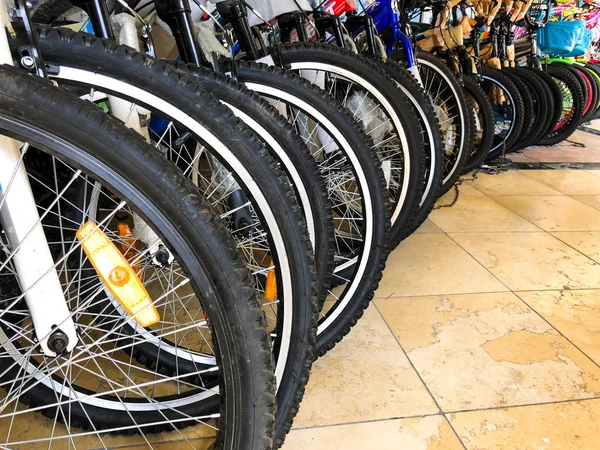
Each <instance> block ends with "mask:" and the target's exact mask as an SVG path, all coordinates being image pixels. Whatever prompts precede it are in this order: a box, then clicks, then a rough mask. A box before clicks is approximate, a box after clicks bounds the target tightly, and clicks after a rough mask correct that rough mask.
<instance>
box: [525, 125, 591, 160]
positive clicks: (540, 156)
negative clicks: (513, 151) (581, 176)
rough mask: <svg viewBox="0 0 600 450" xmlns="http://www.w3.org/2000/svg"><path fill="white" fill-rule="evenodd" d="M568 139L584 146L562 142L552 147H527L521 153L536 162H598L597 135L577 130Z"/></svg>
mask: <svg viewBox="0 0 600 450" xmlns="http://www.w3.org/2000/svg"><path fill="white" fill-rule="evenodd" d="M569 140H570V141H572V142H579V143H582V144H584V145H585V147H584V148H582V147H579V146H575V145H569V144H568V143H567V142H563V143H561V144H560V145H559V146H554V147H529V148H527V149H525V150H524V151H523V154H524V155H525V156H526V157H528V158H531V159H533V160H535V161H538V162H600V139H598V136H596V135H593V134H591V133H585V132H583V131H579V130H578V131H576V132H575V133H573V135H572V136H571V137H570V138H569Z"/></svg>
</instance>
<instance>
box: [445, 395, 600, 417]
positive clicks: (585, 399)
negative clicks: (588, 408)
mask: <svg viewBox="0 0 600 450" xmlns="http://www.w3.org/2000/svg"><path fill="white" fill-rule="evenodd" d="M597 400H600V396H593V397H587V398H579V399H577V398H572V399H567V400H555V401H551V402H537V403H523V404H517V405H508V406H490V407H489V408H473V409H460V410H456V411H447V412H446V413H444V414H462V413H470V412H480V411H495V410H502V409H514V408H527V407H529V406H545V405H557V404H562V403H579V402H587V401H597Z"/></svg>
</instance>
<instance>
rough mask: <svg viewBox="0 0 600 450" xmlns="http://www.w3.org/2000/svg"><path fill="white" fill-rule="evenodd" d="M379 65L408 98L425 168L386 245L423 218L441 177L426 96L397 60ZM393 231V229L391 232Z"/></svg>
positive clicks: (436, 131)
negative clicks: (407, 214) (406, 214)
mask: <svg viewBox="0 0 600 450" xmlns="http://www.w3.org/2000/svg"><path fill="white" fill-rule="evenodd" d="M379 66H380V67H381V68H382V69H383V70H384V71H385V73H386V74H387V75H388V76H389V77H390V78H391V79H392V80H394V81H395V82H396V83H397V84H398V87H399V88H400V89H401V90H402V92H403V93H404V95H406V97H407V98H408V99H409V100H410V102H411V104H412V105H413V108H414V109H415V113H416V115H417V118H418V120H419V125H420V133H421V140H422V141H423V145H424V149H425V152H424V158H425V170H424V171H423V181H422V184H423V188H422V194H421V200H420V201H419V202H418V203H417V204H416V205H415V208H416V212H415V213H414V215H413V216H412V217H413V219H412V221H410V222H409V223H407V224H406V226H405V227H403V228H396V229H394V228H392V236H391V246H390V249H394V248H396V246H397V245H398V244H399V243H400V241H402V240H404V239H406V238H407V237H408V236H410V235H411V234H412V233H413V232H414V231H415V230H416V229H417V228H419V227H420V226H421V224H422V223H423V222H424V221H425V219H427V216H428V215H429V213H430V212H431V210H432V209H433V206H434V205H435V202H436V200H437V199H438V197H439V196H440V189H441V187H442V185H441V177H442V140H441V136H440V123H439V120H438V117H437V116H436V115H435V111H434V110H433V106H432V105H431V101H430V100H429V97H428V96H427V94H426V93H425V91H424V90H423V88H422V87H421V86H420V85H419V84H418V83H417V81H416V80H415V78H414V77H413V76H412V75H411V73H410V72H408V70H406V69H405V68H404V67H402V66H401V65H400V64H399V63H396V62H394V61H391V60H389V59H388V61H387V62H386V63H385V64H383V63H380V64H379ZM395 231H396V233H394V232H395Z"/></svg>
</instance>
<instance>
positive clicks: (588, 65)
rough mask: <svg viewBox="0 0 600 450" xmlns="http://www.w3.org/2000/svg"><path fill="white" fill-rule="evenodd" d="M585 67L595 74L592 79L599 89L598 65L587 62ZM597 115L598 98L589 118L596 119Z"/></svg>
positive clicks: (599, 100)
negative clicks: (592, 113)
mask: <svg viewBox="0 0 600 450" xmlns="http://www.w3.org/2000/svg"><path fill="white" fill-rule="evenodd" d="M585 67H586V68H587V69H589V70H591V71H592V72H594V74H596V76H594V79H595V81H596V84H597V85H598V89H599V91H600V66H598V65H597V64H591V63H588V64H586V65H585ZM598 117H600V98H599V99H598V103H597V104H596V106H595V109H594V115H593V116H592V118H591V120H594V119H597V118H598Z"/></svg>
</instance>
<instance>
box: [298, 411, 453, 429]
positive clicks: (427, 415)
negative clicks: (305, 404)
mask: <svg viewBox="0 0 600 450" xmlns="http://www.w3.org/2000/svg"><path fill="white" fill-rule="evenodd" d="M435 416H440V417H443V416H444V413H443V412H442V411H440V412H436V413H431V414H414V415H410V416H397V417H388V418H385V419H368V420H353V421H351V422H341V423H328V424H324V425H314V426H311V427H292V431H296V430H314V429H318V428H330V427H340V426H344V425H360V424H361V423H378V422H387V421H389V420H404V419H418V418H425V417H435Z"/></svg>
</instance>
